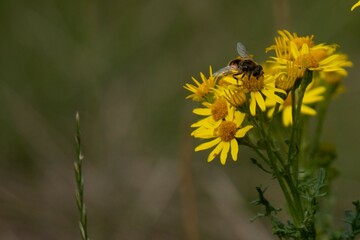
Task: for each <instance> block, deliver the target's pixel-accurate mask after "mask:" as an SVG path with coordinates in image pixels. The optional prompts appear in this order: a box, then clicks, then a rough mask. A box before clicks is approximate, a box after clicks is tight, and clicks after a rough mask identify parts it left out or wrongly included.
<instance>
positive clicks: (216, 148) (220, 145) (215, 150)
mask: <svg viewBox="0 0 360 240" xmlns="http://www.w3.org/2000/svg"><path fill="white" fill-rule="evenodd" d="M224 143H225V142H223V141H221V142H220V143H219V144H218V145H217V146H216V147H215V148H214V150H212V151H211V153H210V154H209V156H208V159H207V161H208V162H211V161H212V160H214V158H215V157H216V156H217V155H219V153H220V151H221V149H222V148H223V146H224Z"/></svg>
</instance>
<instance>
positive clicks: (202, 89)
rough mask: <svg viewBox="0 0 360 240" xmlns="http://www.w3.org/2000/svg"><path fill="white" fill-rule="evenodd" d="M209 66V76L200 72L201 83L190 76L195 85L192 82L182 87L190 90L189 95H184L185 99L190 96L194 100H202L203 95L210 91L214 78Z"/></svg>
mask: <svg viewBox="0 0 360 240" xmlns="http://www.w3.org/2000/svg"><path fill="white" fill-rule="evenodd" d="M209 68H210V76H209V78H206V77H205V75H204V74H203V73H202V72H201V73H200V76H201V80H202V83H199V82H198V81H197V80H196V79H195V78H194V77H192V80H193V81H194V82H195V84H196V85H192V84H189V83H187V84H185V86H184V88H185V89H186V90H189V91H190V92H192V94H190V95H189V96H187V97H186V99H188V98H191V99H192V100H194V101H198V102H200V101H204V100H205V97H206V96H207V95H208V94H209V93H211V91H212V89H213V88H214V87H215V82H216V81H215V78H214V77H213V75H212V68H211V66H210V67H209Z"/></svg>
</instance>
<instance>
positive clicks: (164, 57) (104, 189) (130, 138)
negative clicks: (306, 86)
mask: <svg viewBox="0 0 360 240" xmlns="http://www.w3.org/2000/svg"><path fill="white" fill-rule="evenodd" d="M354 3H355V0H346V1H337V0H326V1H325V0H319V1H311V0H305V1H293V0H289V1H286V0H273V1H260V0H254V1H235V0H232V1H215V0H199V1H189V0H185V1H167V0H154V1H144V0H135V1H98V0H89V1H82V0H79V1H69V0H62V1H53V0H49V1H40V0H36V1H25V0H23V1H20V0H19V1H12V0H1V1H0V83H1V85H0V93H1V94H0V132H1V134H0V239H5V240H15V239H30V240H31V239H53V240H56V239H80V235H79V230H78V223H77V221H78V213H77V209H76V205H75V198H74V191H75V182H74V176H73V175H74V174H73V161H74V160H75V146H74V132H75V120H74V118H75V112H76V111H77V110H79V111H80V116H81V128H82V134H83V135H82V137H83V151H84V155H85V162H84V177H85V201H86V205H87V209H88V214H89V233H90V238H91V239H134V240H137V239H139V240H145V239H167V240H171V239H191V240H197V239H209V240H211V239H224V240H225V239H269V238H270V239H271V237H270V236H271V235H270V228H269V226H267V224H268V222H267V221H261V220H260V221H256V222H255V223H250V222H249V219H250V218H251V217H253V216H254V215H255V214H256V212H259V211H262V209H261V208H256V207H253V206H251V205H250V202H251V201H252V200H254V199H255V198H257V195H256V191H255V186H259V185H262V186H268V187H269V190H268V191H267V194H268V197H269V198H270V199H271V200H273V201H274V202H276V203H278V204H279V205H280V204H281V203H282V201H283V200H282V196H281V194H280V192H279V190H278V188H277V185H276V183H275V181H274V180H271V178H270V176H267V175H265V174H263V173H262V172H260V171H259V170H258V169H257V168H255V167H254V166H253V165H251V163H250V161H249V156H251V152H249V150H248V149H246V148H245V147H243V148H241V151H240V157H239V159H240V160H239V161H238V162H236V163H233V162H231V161H229V162H228V164H227V165H226V166H220V164H219V163H218V161H214V162H213V163H211V164H208V163H207V162H206V153H196V154H194V153H193V147H194V146H195V145H196V144H198V142H196V141H195V140H193V139H192V138H190V136H189V133H190V128H189V125H190V123H191V122H193V121H195V119H196V117H194V116H193V115H192V113H191V109H192V108H193V107H194V106H196V105H195V104H194V103H192V102H190V101H185V100H184V97H185V96H186V95H187V94H188V93H187V92H186V91H185V90H184V89H183V88H182V86H183V85H184V84H185V83H186V82H190V81H191V76H194V77H196V78H198V77H199V72H200V71H202V72H204V73H205V74H206V75H207V74H208V67H209V65H212V66H213V68H214V69H218V68H221V67H223V66H224V65H226V63H227V62H228V60H229V59H231V58H233V57H234V56H235V55H236V49H235V46H236V42H238V41H241V42H243V43H244V44H245V45H246V46H247V47H248V49H249V51H250V52H251V53H253V54H254V55H255V58H256V60H257V61H258V62H261V61H264V60H266V59H267V57H268V55H266V54H265V53H264V49H265V48H266V47H267V46H269V45H270V44H271V43H272V42H273V41H274V40H273V37H274V36H275V35H276V30H277V29H283V28H286V29H288V30H289V31H290V32H297V33H298V34H300V35H304V34H314V35H315V41H316V42H317V43H321V42H326V43H337V44H339V45H340V46H341V48H340V51H343V52H345V53H348V54H349V57H350V59H351V60H352V61H353V62H354V67H353V68H352V69H350V71H349V72H350V75H349V77H348V78H346V79H345V81H344V84H345V85H346V88H347V91H346V92H345V94H343V95H341V96H339V97H338V98H337V99H336V100H335V101H334V102H333V104H332V105H331V109H330V111H329V118H328V119H327V122H326V126H325V133H324V138H325V139H326V140H328V141H330V142H333V143H335V144H336V145H337V147H338V159H337V162H336V163H335V165H336V166H337V167H338V169H339V170H340V172H341V176H340V177H338V178H337V180H336V181H335V186H334V188H333V189H334V194H333V195H334V199H333V200H332V204H333V206H334V211H333V212H330V214H332V215H333V216H335V218H336V219H337V220H336V221H334V223H335V225H336V227H337V228H340V227H341V226H342V222H341V219H342V216H343V210H344V209H349V208H352V206H351V201H353V200H355V199H359V198H360V190H359V189H360V188H359V187H360V174H359V169H360V159H359V147H358V145H359V142H360V141H359V138H360V135H359V133H360V132H359V122H360V114H359V112H360V105H359V104H358V103H359V100H360V90H359V89H360V84H359V77H360V70H359V69H360V68H358V67H357V66H359V63H360V56H359V54H360V45H359V42H360V32H359V29H360V9H357V10H355V11H354V12H350V8H351V6H352V5H353V4H354Z"/></svg>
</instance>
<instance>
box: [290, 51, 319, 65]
mask: <svg viewBox="0 0 360 240" xmlns="http://www.w3.org/2000/svg"><path fill="white" fill-rule="evenodd" d="M295 64H296V65H297V66H300V67H301V68H316V67H318V66H319V62H318V61H316V59H315V58H314V57H313V56H312V55H311V54H304V55H300V56H299V57H298V58H297V59H296V60H295Z"/></svg>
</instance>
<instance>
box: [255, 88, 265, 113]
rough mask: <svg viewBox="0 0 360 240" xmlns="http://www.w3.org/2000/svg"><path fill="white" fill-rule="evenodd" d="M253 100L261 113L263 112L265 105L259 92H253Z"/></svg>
mask: <svg viewBox="0 0 360 240" xmlns="http://www.w3.org/2000/svg"><path fill="white" fill-rule="evenodd" d="M255 98H256V102H257V104H258V105H259V107H260V109H261V111H263V112H264V111H265V110H266V105H265V101H264V98H263V96H262V95H261V93H260V92H255Z"/></svg>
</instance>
